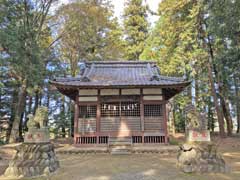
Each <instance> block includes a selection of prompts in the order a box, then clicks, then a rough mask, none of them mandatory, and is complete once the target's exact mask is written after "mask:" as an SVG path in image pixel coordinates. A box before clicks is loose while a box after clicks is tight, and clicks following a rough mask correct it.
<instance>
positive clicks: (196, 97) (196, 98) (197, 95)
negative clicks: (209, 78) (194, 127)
mask: <svg viewBox="0 0 240 180" xmlns="http://www.w3.org/2000/svg"><path fill="white" fill-rule="evenodd" d="M198 83H199V82H198V74H196V78H195V105H196V107H199V102H198V101H199V84H198Z"/></svg>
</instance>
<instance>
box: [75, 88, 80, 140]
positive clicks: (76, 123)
mask: <svg viewBox="0 0 240 180" xmlns="http://www.w3.org/2000/svg"><path fill="white" fill-rule="evenodd" d="M78 119H79V105H78V93H77V96H76V99H75V102H74V144H76V140H77V139H76V137H77V134H78Z"/></svg>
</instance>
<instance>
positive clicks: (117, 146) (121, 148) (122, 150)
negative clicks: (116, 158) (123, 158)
mask: <svg viewBox="0 0 240 180" xmlns="http://www.w3.org/2000/svg"><path fill="white" fill-rule="evenodd" d="M108 148H109V152H110V154H112V155H124V154H131V153H132V138H131V137H110V138H109V140H108Z"/></svg>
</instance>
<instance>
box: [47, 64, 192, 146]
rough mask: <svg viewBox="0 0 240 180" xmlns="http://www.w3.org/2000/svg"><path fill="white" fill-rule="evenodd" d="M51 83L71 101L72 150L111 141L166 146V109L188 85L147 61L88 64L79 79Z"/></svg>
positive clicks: (105, 143) (58, 79) (187, 82)
mask: <svg viewBox="0 0 240 180" xmlns="http://www.w3.org/2000/svg"><path fill="white" fill-rule="evenodd" d="M50 83H51V84H52V85H54V86H56V88H57V89H58V90H59V91H60V92H61V93H62V94H64V95H66V96H68V97H70V98H71V99H73V100H74V101H75V114H74V116H75V122H74V141H75V144H76V145H96V144H97V145H107V144H108V141H109V138H111V137H114V138H115V137H128V138H130V139H131V142H132V143H133V144H142V143H147V144H150V143H154V144H155V143H168V133H167V111H166V103H167V102H168V100H169V99H170V98H171V97H173V96H174V95H176V94H177V93H180V92H181V91H182V90H183V89H184V88H185V87H186V86H188V85H189V84H190V82H189V81H185V80H184V79H183V78H177V77H167V76H162V75H161V74H160V70H159V68H158V67H157V64H156V63H155V62H149V61H148V62H142V61H110V62H109V61H103V62H102V61H100V62H87V63H85V66H84V69H83V70H82V71H81V73H80V75H79V76H77V77H74V78H73V77H66V78H56V79H54V80H52V81H50Z"/></svg>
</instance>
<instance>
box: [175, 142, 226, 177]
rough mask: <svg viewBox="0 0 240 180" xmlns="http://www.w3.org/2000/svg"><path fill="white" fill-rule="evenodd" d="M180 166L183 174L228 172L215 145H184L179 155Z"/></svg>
mask: <svg viewBox="0 0 240 180" xmlns="http://www.w3.org/2000/svg"><path fill="white" fill-rule="evenodd" d="M178 166H179V167H180V168H181V170H182V171H183V172H186V173H192V172H200V173H210V172H215V173H217V172H221V173H225V172H228V171H229V169H228V168H227V166H226V164H225V161H224V160H223V158H222V156H221V155H220V154H218V153H217V146H216V145H214V144H213V143H198V144H184V145H182V146H181V147H180V151H179V154H178Z"/></svg>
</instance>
